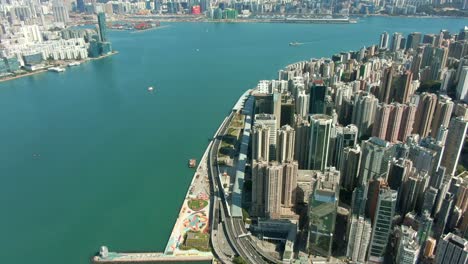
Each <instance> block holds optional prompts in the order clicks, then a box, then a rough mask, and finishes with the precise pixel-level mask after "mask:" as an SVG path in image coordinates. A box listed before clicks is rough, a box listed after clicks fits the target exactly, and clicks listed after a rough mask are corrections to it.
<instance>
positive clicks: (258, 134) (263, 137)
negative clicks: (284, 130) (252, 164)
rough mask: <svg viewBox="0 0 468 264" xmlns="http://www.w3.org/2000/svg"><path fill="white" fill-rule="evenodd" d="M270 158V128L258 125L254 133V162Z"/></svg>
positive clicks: (255, 126) (254, 128)
mask: <svg viewBox="0 0 468 264" xmlns="http://www.w3.org/2000/svg"><path fill="white" fill-rule="evenodd" d="M269 156H270V127H269V126H267V125H265V124H256V125H254V127H253V133H252V160H266V161H268V160H269Z"/></svg>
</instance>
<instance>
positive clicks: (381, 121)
mask: <svg viewBox="0 0 468 264" xmlns="http://www.w3.org/2000/svg"><path fill="white" fill-rule="evenodd" d="M392 110H393V105H389V104H385V103H380V104H378V105H377V108H376V110H375V119H374V125H373V129H372V136H373V137H378V138H380V139H383V140H385V136H386V134H387V128H388V122H389V120H390V114H391V112H392Z"/></svg>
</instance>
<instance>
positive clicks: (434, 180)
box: [429, 166, 448, 189]
mask: <svg viewBox="0 0 468 264" xmlns="http://www.w3.org/2000/svg"><path fill="white" fill-rule="evenodd" d="M445 171H446V169H445V167H443V166H440V167H439V169H437V171H435V172H434V173H433V174H432V176H431V179H430V181H429V185H430V186H432V187H434V188H436V189H439V188H440V187H441V186H442V183H443V182H444V180H445V179H446V178H448V177H446V176H445Z"/></svg>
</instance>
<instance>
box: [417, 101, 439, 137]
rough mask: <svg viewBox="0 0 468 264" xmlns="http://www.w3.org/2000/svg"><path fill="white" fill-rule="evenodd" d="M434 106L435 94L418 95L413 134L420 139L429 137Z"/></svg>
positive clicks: (435, 102)
mask: <svg viewBox="0 0 468 264" xmlns="http://www.w3.org/2000/svg"><path fill="white" fill-rule="evenodd" d="M436 104H437V96H436V95H435V94H431V93H422V94H421V95H420V97H419V104H418V108H417V110H416V117H415V122H414V128H413V133H416V134H419V135H420V136H421V137H427V135H429V132H430V129H431V126H432V117H433V116H434V111H435V107H436Z"/></svg>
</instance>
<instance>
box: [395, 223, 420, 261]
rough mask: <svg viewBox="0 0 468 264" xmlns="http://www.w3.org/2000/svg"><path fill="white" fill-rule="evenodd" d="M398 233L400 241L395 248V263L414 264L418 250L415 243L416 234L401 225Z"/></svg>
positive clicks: (409, 228)
mask: <svg viewBox="0 0 468 264" xmlns="http://www.w3.org/2000/svg"><path fill="white" fill-rule="evenodd" d="M398 233H399V236H400V239H399V241H398V245H397V246H396V249H397V255H396V257H395V261H396V263H398V264H416V263H417V260H418V256H419V250H420V246H419V244H418V241H417V232H416V231H415V230H413V229H412V228H411V227H408V226H405V225H402V226H401V227H400V231H399V232H398Z"/></svg>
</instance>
